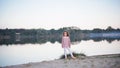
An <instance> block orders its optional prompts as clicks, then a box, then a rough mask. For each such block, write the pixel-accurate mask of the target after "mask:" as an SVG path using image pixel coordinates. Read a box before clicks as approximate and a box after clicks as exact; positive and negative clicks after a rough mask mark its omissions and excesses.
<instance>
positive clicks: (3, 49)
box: [0, 40, 120, 67]
mask: <svg viewBox="0 0 120 68" xmlns="http://www.w3.org/2000/svg"><path fill="white" fill-rule="evenodd" d="M71 50H72V51H73V52H75V53H84V54H85V55H87V56H93V55H103V54H118V53H119V54H120V41H117V40H114V41H113V42H112V43H108V42H107V41H100V42H94V41H93V40H89V41H81V42H79V43H77V44H74V45H72V46H71ZM63 54H64V52H63V49H62V48H61V44H60V43H58V42H55V43H54V44H53V43H50V42H47V43H44V44H12V45H0V67H1V66H10V65H17V64H25V63H30V62H41V61H50V60H54V59H59V58H60V57H61V56H62V55H63Z"/></svg>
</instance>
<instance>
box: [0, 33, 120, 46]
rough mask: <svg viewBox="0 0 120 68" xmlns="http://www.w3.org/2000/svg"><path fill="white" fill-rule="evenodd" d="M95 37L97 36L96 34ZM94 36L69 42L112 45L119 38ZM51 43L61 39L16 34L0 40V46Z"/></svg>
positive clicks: (72, 38)
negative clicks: (106, 43)
mask: <svg viewBox="0 0 120 68" xmlns="http://www.w3.org/2000/svg"><path fill="white" fill-rule="evenodd" d="M96 35H97V34H96ZM96 35H94V36H92V34H91V35H90V36H87V37H84V38H81V37H71V42H72V44H78V43H80V42H81V41H82V40H84V41H88V40H93V41H94V42H99V41H102V40H106V41H107V42H108V43H112V41H114V40H117V41H119V40H120V36H118V37H96ZM48 41H49V42H51V43H55V42H59V43H61V38H55V37H52V38H44V37H43V38H40V37H36V36H21V35H20V33H16V36H15V38H12V37H11V38H4V39H0V45H12V44H28V43H30V44H36V43H37V44H44V43H46V42H48Z"/></svg>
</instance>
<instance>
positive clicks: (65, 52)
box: [64, 47, 73, 58]
mask: <svg viewBox="0 0 120 68" xmlns="http://www.w3.org/2000/svg"><path fill="white" fill-rule="evenodd" d="M67 51H69V53H70V55H71V57H73V54H72V52H71V49H70V48H69V47H68V48H64V55H65V58H67Z"/></svg>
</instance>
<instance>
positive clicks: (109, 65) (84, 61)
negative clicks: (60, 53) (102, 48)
mask: <svg viewBox="0 0 120 68" xmlns="http://www.w3.org/2000/svg"><path fill="white" fill-rule="evenodd" d="M2 68H120V54H109V55H98V56H89V57H84V56H78V57H77V59H67V60H65V59H56V60H53V61H43V62H36V63H28V64H21V65H13V66H6V67H2Z"/></svg>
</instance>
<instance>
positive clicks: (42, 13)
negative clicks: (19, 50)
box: [0, 0, 120, 29]
mask: <svg viewBox="0 0 120 68" xmlns="http://www.w3.org/2000/svg"><path fill="white" fill-rule="evenodd" d="M70 26H76V27H79V28H80V29H94V28H102V29H106V28H107V27H108V26H112V27H113V28H120V0H0V29H5V28H11V29H14V28H25V29H33V28H34V29H38V28H44V29H59V28H62V27H70Z"/></svg>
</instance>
